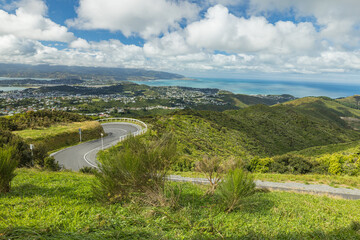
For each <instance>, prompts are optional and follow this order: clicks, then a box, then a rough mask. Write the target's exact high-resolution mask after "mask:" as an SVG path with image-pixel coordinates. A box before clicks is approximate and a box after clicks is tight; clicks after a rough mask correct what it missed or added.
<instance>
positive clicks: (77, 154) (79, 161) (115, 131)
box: [52, 122, 141, 171]
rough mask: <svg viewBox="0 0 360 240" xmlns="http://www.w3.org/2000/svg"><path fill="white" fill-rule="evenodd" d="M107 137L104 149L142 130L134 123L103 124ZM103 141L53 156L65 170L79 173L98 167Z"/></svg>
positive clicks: (84, 144)
mask: <svg viewBox="0 0 360 240" xmlns="http://www.w3.org/2000/svg"><path fill="white" fill-rule="evenodd" d="M101 126H102V127H103V129H104V131H105V133H107V136H106V137H104V149H105V148H108V147H111V146H113V145H115V144H116V143H117V142H119V139H120V137H122V136H126V135H128V134H130V133H134V132H136V131H138V130H140V129H141V127H140V126H138V125H135V124H132V123H124V122H111V123H104V124H101ZM101 145H102V144H101V139H97V140H93V141H90V142H85V143H82V144H79V145H76V146H73V147H69V148H66V149H64V150H61V151H59V152H56V153H54V154H53V155H52V156H53V157H55V160H56V161H57V162H59V164H60V166H62V167H63V168H65V169H69V170H73V171H78V170H79V169H80V168H82V167H94V166H96V154H97V153H98V152H99V151H100V150H101V148H102V146H101Z"/></svg>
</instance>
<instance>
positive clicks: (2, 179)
mask: <svg viewBox="0 0 360 240" xmlns="http://www.w3.org/2000/svg"><path fill="white" fill-rule="evenodd" d="M14 152H15V148H14V147H11V146H5V147H4V148H0V194H1V193H7V192H9V191H10V185H11V180H12V179H13V178H14V177H15V173H14V171H15V169H16V167H17V165H18V161H17V160H16V159H14V158H13V156H14Z"/></svg>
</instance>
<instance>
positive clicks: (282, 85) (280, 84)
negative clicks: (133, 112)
mask: <svg viewBox="0 0 360 240" xmlns="http://www.w3.org/2000/svg"><path fill="white" fill-rule="evenodd" d="M134 82H136V83H138V84H146V85H149V86H183V87H194V88H218V89H223V90H228V91H231V92H233V93H242V94H291V95H293V96H295V97H305V96H328V97H331V98H338V97H346V96H351V95H355V94H360V81H359V83H352V84H343V83H325V82H300V81H273V80H243V79H215V78H197V79H194V80H153V81H146V82H143V81H134Z"/></svg>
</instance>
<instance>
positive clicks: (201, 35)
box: [185, 5, 316, 53]
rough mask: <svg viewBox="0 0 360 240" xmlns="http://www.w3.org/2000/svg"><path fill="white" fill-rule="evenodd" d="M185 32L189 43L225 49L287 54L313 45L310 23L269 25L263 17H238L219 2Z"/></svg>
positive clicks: (308, 48) (314, 37) (280, 22)
mask: <svg viewBox="0 0 360 240" xmlns="http://www.w3.org/2000/svg"><path fill="white" fill-rule="evenodd" d="M185 31H186V33H187V36H186V39H187V42H188V43H189V44H190V45H193V46H196V47H199V48H205V49H211V50H221V51H229V52H258V51H267V52H276V53H289V52H291V51H308V50H311V49H313V48H314V46H315V44H316V36H315V35H316V31H315V28H314V27H313V25H312V24H311V23H299V24H294V23H293V22H283V21H279V22H277V23H276V24H275V25H273V24H271V23H269V22H268V21H267V20H266V19H265V18H264V17H251V18H249V19H245V18H243V17H241V18H238V17H236V16H234V15H232V14H230V13H229V11H228V9H227V8H226V7H224V6H222V5H216V6H214V7H211V8H209V9H208V11H207V13H206V16H205V18H204V19H202V20H200V21H198V22H193V23H191V24H189V25H188V26H187V28H186V30H185Z"/></svg>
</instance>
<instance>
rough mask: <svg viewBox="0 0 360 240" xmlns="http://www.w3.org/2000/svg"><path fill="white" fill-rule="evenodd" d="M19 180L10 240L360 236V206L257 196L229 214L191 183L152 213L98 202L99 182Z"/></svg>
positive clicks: (44, 177) (3, 202)
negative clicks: (174, 203) (174, 201)
mask: <svg viewBox="0 0 360 240" xmlns="http://www.w3.org/2000/svg"><path fill="white" fill-rule="evenodd" d="M16 174H17V176H16V177H15V178H14V179H13V181H12V189H11V192H10V193H8V194H6V195H4V196H1V197H0V239H4V240H5V239H19V240H28V239H64V240H74V239H79V240H80V239H81V240H82V239H86V240H90V239H209V240H210V239H214V240H215V239H294V240H300V239H301V240H302V239H359V237H360V233H359V230H358V229H359V226H358V223H359V222H360V212H359V201H349V200H344V199H334V198H330V197H327V196H316V195H310V194H296V193H291V192H280V191H274V192H262V191H256V192H255V194H254V195H251V196H249V197H248V198H245V199H243V202H242V203H243V205H242V207H241V208H240V209H238V210H237V211H233V212H232V213H231V214H227V213H226V212H223V211H220V209H219V208H218V207H217V204H216V201H215V198H216V196H206V197H204V194H205V192H206V188H204V187H203V186H197V185H193V184H191V183H172V184H171V185H172V186H174V187H177V186H179V187H181V189H182V191H181V194H180V198H179V206H178V207H177V208H169V207H149V206H141V205H140V206H139V205H138V204H133V203H128V204H102V203H100V202H98V201H96V199H94V197H93V195H92V194H93V193H92V188H91V184H92V182H93V180H94V176H93V175H88V174H82V173H76V172H66V171H64V172H47V171H38V170H33V169H17V170H16ZM279 175H280V174H279ZM295 176H296V177H302V176H301V175H295ZM305 176H308V175H305ZM328 177H329V181H330V176H328ZM333 178H336V179H337V178H338V176H333ZM347 178H350V177H347ZM352 178H354V177H352ZM285 181H286V179H285Z"/></svg>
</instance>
